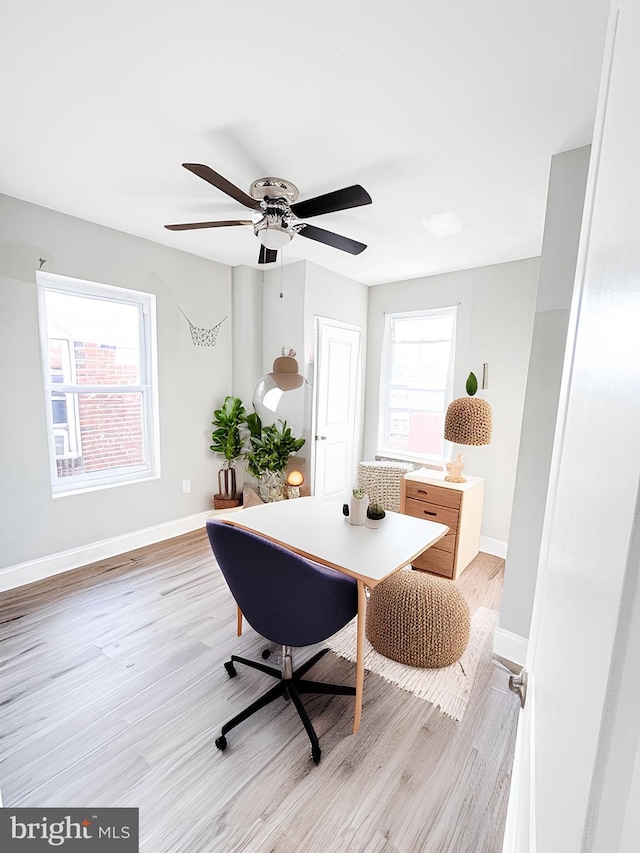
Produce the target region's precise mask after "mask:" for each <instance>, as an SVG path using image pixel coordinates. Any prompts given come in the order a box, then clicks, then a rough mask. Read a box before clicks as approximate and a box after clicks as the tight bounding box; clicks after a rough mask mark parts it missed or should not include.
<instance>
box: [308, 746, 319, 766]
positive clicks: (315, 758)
mask: <svg viewBox="0 0 640 853" xmlns="http://www.w3.org/2000/svg"><path fill="white" fill-rule="evenodd" d="M321 755H322V752H321V751H320V747H317V748H316V747H315V746H312V747H311V758H313V763H314V764H320V756H321Z"/></svg>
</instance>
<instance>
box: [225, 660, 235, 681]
mask: <svg viewBox="0 0 640 853" xmlns="http://www.w3.org/2000/svg"><path fill="white" fill-rule="evenodd" d="M224 668H225V669H226V670H227V672H228V673H229V678H233V677H234V676H236V675H237V674H238V673H237V670H236V668H235V666H234V665H233V661H232V660H229V661H227V662H226V663H225V665H224Z"/></svg>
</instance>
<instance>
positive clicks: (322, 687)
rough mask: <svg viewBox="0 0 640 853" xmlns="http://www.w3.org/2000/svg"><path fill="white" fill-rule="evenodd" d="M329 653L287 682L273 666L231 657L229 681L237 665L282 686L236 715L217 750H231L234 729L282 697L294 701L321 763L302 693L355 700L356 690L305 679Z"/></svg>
mask: <svg viewBox="0 0 640 853" xmlns="http://www.w3.org/2000/svg"><path fill="white" fill-rule="evenodd" d="M328 651H329V649H322V651H320V652H318V653H317V654H315V655H314V656H313V657H312V658H311V659H310V660H308V661H307V662H306V663H304V664H302V666H300V667H298V669H296V670H295V671H294V672H293V673H292V675H291V677H290V678H287V677H285V676H284V675H283V673H282V672H281V671H280V670H279V669H275V667H272V666H266V665H265V664H262V663H258V662H257V661H253V660H248V659H247V658H241V657H238V656H237V655H231V660H229V661H227V662H226V663H225V665H224V667H225V669H226V670H227V672H228V673H229V677H230V678H233V677H234V676H235V675H237V672H236V668H235V666H234V664H235V663H242V664H244V665H245V666H249V667H251V668H252V669H257V670H259V671H260V672H265V673H267V675H271V676H272V677H273V678H277V679H278V684H276V685H275V686H274V687H272V688H271V689H270V690H267V692H266V693H264V694H263V695H262V696H261V697H260V698H259V699H256V701H255V702H252V703H251V705H249V706H248V707H247V708H245V709H244V711H241V712H240V713H239V714H236V716H235V717H233V718H232V719H231V720H229V722H228V723H225V724H224V726H223V727H222V730H221V732H220V737H218V738H216V747H217V748H218V749H220V750H225V749H226V748H227V738H226V737H225V735H226V734H227V733H228V732H230V731H231V729H234V728H235V727H236V726H237V725H239V724H240V723H242V722H243V721H244V720H247V719H248V718H249V717H252V716H253V715H254V714H255V713H257V712H258V711H259V710H260V709H261V708H265V707H266V706H267V705H269V704H270V703H271V702H273V701H274V700H275V699H277V698H278V697H279V696H283V697H284V698H285V699H291V701H292V702H293V704H294V706H295V709H296V711H297V712H298V714H299V716H300V719H301V720H302V724H303V726H304V728H305V731H306V733H307V735H308V736H309V740H310V741H311V757H312V758H313V762H314V764H318V763H319V761H320V755H321V750H320V744H319V742H318V736H317V735H316V733H315V730H314V728H313V726H312V725H311V720H310V719H309V715H308V714H307V712H306V711H305V708H304V705H303V704H302V700H301V699H300V694H301V693H324V694H328V695H340V696H355V693H356V689H355V687H347V686H346V685H343V684H326V683H325V682H323V681H309V680H307V679H305V678H303V676H304V675H306V673H307V672H308V671H309V670H310V669H311V667H312V666H314V664H316V663H317V662H318V661H319V660H320V658H321V657H323V656H324V655H326V654H327V652H328Z"/></svg>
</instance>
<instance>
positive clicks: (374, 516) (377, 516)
mask: <svg viewBox="0 0 640 853" xmlns="http://www.w3.org/2000/svg"><path fill="white" fill-rule="evenodd" d="M385 515H386V513H385V511H384V510H383V509H382V506H381V505H380V504H378V503H371V504H369V506H368V507H367V521H366V525H367V527H380V525H381V524H382V519H383V518H384V517H385Z"/></svg>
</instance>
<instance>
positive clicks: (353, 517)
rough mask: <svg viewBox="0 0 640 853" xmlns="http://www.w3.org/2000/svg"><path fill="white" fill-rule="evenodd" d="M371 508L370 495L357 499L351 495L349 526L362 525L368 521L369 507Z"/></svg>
mask: <svg viewBox="0 0 640 853" xmlns="http://www.w3.org/2000/svg"><path fill="white" fill-rule="evenodd" d="M368 506H369V495H365V496H364V497H363V498H356V497H354V496H353V495H351V500H350V501H349V524H355V525H356V526H358V525H362V524H364V523H365V522H366V520H367V507H368Z"/></svg>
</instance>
